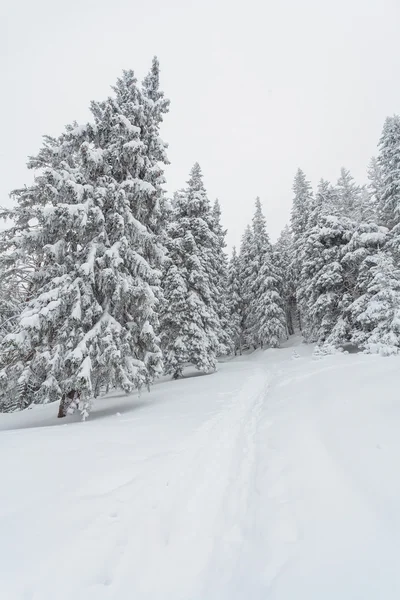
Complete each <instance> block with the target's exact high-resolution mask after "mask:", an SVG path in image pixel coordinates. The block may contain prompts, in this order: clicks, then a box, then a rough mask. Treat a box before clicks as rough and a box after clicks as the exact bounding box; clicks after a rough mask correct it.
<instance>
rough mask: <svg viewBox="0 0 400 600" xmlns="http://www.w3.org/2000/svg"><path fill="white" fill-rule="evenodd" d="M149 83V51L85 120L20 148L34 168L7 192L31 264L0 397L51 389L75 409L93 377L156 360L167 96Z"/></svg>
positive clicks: (129, 374)
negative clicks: (142, 75) (145, 61)
mask: <svg viewBox="0 0 400 600" xmlns="http://www.w3.org/2000/svg"><path fill="white" fill-rule="evenodd" d="M157 86H158V64H157V61H154V62H153V67H152V71H151V73H150V74H149V76H148V78H146V80H145V82H144V84H143V89H141V88H140V87H139V86H138V85H137V81H136V78H135V76H134V74H133V72H132V71H125V72H124V73H123V75H122V77H121V78H120V79H119V80H118V82H117V85H116V86H115V88H114V92H115V96H114V97H113V98H109V99H108V100H106V101H105V102H98V103H92V106H91V111H92V113H93V117H94V124H89V125H87V126H84V127H80V128H78V127H68V128H67V130H66V132H65V133H64V134H63V135H62V136H60V138H58V139H52V138H45V143H44V146H43V148H42V150H41V151H40V152H39V154H38V156H37V157H36V158H33V159H30V162H29V167H30V168H33V169H38V170H39V175H38V177H37V178H36V180H35V183H34V184H33V186H31V187H30V188H28V189H25V190H21V191H18V192H16V193H15V197H16V200H17V202H18V205H17V207H16V209H15V211H14V218H15V221H16V227H17V228H18V231H19V236H18V237H16V238H14V251H15V252H24V253H25V254H27V255H30V254H34V255H35V256H36V257H37V259H38V261H37V264H38V265H39V266H38V268H37V270H36V272H35V274H34V276H33V286H32V294H31V299H30V300H29V302H28V305H27V306H26V308H25V309H24V311H23V312H22V314H21V317H20V319H19V322H18V324H17V327H16V329H15V331H14V332H13V333H12V334H10V335H8V336H6V338H5V339H4V340H3V342H2V344H1V348H0V352H1V359H0V360H1V368H2V370H1V375H0V376H1V377H2V378H3V381H4V380H5V379H7V380H8V381H10V382H11V386H14V389H17V390H19V389H20V388H21V387H23V388H24V392H23V394H22V395H21V394H20V393H18V394H17V395H14V400H16V402H15V401H14V402H11V405H12V406H11V408H21V407H24V406H26V405H27V404H29V403H31V402H49V401H52V400H57V399H59V400H60V407H59V416H64V415H65V414H66V412H67V411H68V410H71V409H72V408H73V407H74V406H79V408H80V410H81V412H82V414H83V416H84V417H85V416H87V414H88V412H89V410H90V407H91V402H92V399H93V397H94V396H95V395H97V394H98V393H99V391H100V390H101V388H108V387H109V386H120V387H122V388H123V389H124V390H125V391H127V392H129V391H132V390H133V389H135V388H141V387H142V386H143V385H147V386H148V385H150V383H151V381H152V380H153V379H154V377H155V376H156V375H158V374H159V373H160V372H161V370H162V364H161V350H160V348H159V342H158V338H157V334H156V328H157V312H156V311H157V302H158V298H159V295H160V284H159V275H160V273H159V270H158V268H159V266H160V262H161V259H162V256H163V248H162V247H161V245H160V243H159V240H158V235H159V232H160V221H161V217H162V211H161V207H160V203H161V200H162V197H163V190H162V182H163V175H162V168H161V165H162V164H163V163H165V162H166V158H165V145H164V143H163V142H162V141H161V140H160V138H159V125H160V122H161V120H162V115H163V114H164V113H166V112H167V110H168V101H166V100H165V99H164V98H163V95H162V93H160V92H158V91H157ZM32 219H35V220H36V222H35V224H33V225H32ZM0 388H2V386H1V385H0ZM28 390H29V393H28Z"/></svg>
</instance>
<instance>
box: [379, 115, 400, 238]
mask: <svg viewBox="0 0 400 600" xmlns="http://www.w3.org/2000/svg"><path fill="white" fill-rule="evenodd" d="M378 162H379V165H380V167H381V172H382V187H381V193H380V198H379V221H380V223H381V224H382V225H384V226H385V227H389V229H392V228H393V227H394V226H395V225H397V224H398V223H399V222H400V117H399V116H398V115H394V116H393V117H388V118H387V119H386V121H385V124H384V126H383V131H382V135H381V139H380V142H379V157H378Z"/></svg>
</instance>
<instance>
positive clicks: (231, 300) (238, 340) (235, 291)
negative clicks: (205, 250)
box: [228, 246, 243, 354]
mask: <svg viewBox="0 0 400 600" xmlns="http://www.w3.org/2000/svg"><path fill="white" fill-rule="evenodd" d="M240 277H241V272H240V261H239V257H238V255H237V253H236V248H235V246H234V247H233V251H232V256H231V260H230V262H229V269H228V309H229V322H230V330H231V332H232V339H233V343H234V351H235V354H238V353H239V354H242V346H243V342H242V315H243V301H242V296H241V293H242V288H241V285H240Z"/></svg>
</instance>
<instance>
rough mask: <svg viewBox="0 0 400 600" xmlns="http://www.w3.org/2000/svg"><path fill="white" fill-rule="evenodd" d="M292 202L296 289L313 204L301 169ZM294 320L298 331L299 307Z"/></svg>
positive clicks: (292, 272) (311, 195)
mask: <svg viewBox="0 0 400 600" xmlns="http://www.w3.org/2000/svg"><path fill="white" fill-rule="evenodd" d="M293 193H294V196H293V201H292V209H291V215H290V227H291V231H292V235H293V241H292V254H291V274H292V276H293V283H294V286H295V288H296V289H297V288H298V287H299V285H300V281H299V280H300V272H301V263H300V260H299V258H300V255H301V252H302V248H303V245H304V239H305V235H306V231H307V228H308V220H309V217H310V210H311V205H312V202H313V193H312V189H311V184H310V182H309V181H308V180H307V179H306V176H305V174H304V172H303V171H302V170H301V169H298V170H297V173H296V175H295V178H294V182H293ZM295 315H296V317H297V318H296V320H297V321H298V324H299V327H300V329H302V318H301V311H300V307H299V306H296V308H295Z"/></svg>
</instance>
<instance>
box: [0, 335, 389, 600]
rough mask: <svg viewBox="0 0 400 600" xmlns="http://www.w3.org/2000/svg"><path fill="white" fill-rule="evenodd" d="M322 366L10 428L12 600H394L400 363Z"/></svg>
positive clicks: (265, 361) (255, 362)
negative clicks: (86, 416)
mask: <svg viewBox="0 0 400 600" xmlns="http://www.w3.org/2000/svg"><path fill="white" fill-rule="evenodd" d="M296 344H297V345H296ZM293 345H295V347H296V351H297V353H298V354H299V357H298V358H296V357H295V356H293ZM311 353H312V348H311V347H309V346H306V345H302V344H300V343H299V342H298V340H294V341H293V340H292V341H291V343H290V344H288V345H287V347H286V348H283V349H280V350H268V351H265V352H256V353H254V354H252V355H249V356H245V357H242V358H239V359H234V360H231V361H227V362H225V363H222V364H220V365H219V370H218V372H217V373H215V374H213V375H208V376H188V377H187V378H185V379H184V380H181V381H177V382H173V381H163V382H160V383H158V384H157V385H155V386H154V387H153V389H152V391H151V393H150V394H144V395H143V396H142V397H141V398H140V399H139V398H137V397H125V396H122V395H118V394H116V395H114V396H112V397H109V398H105V399H102V400H100V401H98V404H97V408H96V409H95V411H94V412H93V413H92V415H91V417H90V419H89V421H87V422H86V423H81V422H78V421H76V419H75V417H73V418H70V419H68V420H64V421H63V420H57V419H56V418H55V413H56V407H54V406H44V407H35V408H33V409H32V410H28V411H25V412H24V413H20V414H12V415H0V429H1V430H2V431H1V432H0V470H1V491H0V597H1V598H2V599H4V600H103V599H107V600H109V599H112V600H128V599H129V600H142V599H143V600H147V599H149V600H236V599H237V600H239V599H241V600H242V599H243V600H244V599H246V600H261V599H262V600H266V599H278V600H322V599H323V600H339V599H340V600H347V599H348V600H355V599H360V600H370V599H374V600H378V599H381V600H392V599H393V600H395V599H396V600H398V599H399V598H400V508H399V507H400V435H399V431H400V397H399V374H400V369H399V367H400V360H399V359H398V358H396V357H392V358H380V357H376V356H364V355H357V354H350V355H336V356H329V357H325V358H323V359H321V360H313V359H312V357H311ZM189 374H192V373H189Z"/></svg>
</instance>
